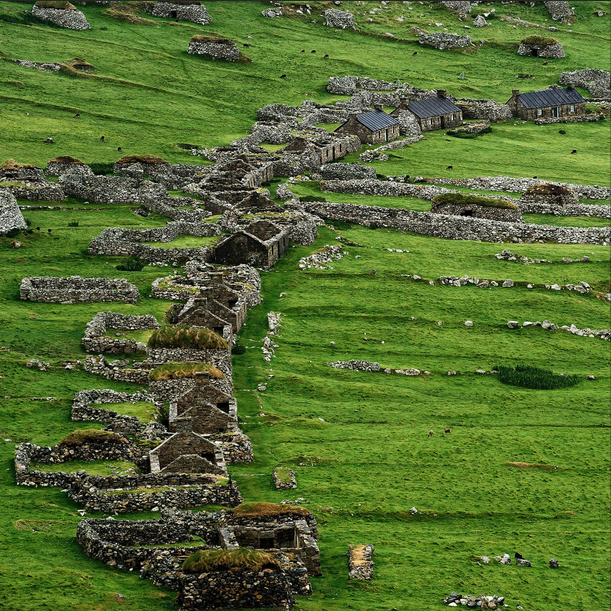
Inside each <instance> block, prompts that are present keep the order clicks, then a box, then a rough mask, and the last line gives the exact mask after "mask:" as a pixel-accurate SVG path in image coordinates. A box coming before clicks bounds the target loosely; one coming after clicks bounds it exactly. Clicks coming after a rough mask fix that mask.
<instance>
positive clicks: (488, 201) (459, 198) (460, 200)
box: [431, 193, 518, 210]
mask: <svg viewBox="0 0 611 611" xmlns="http://www.w3.org/2000/svg"><path fill="white" fill-rule="evenodd" d="M431 201H432V202H433V203H434V204H456V205H457V206H463V205H467V204H468V205H474V206H486V207H487V208H509V209H511V210H518V206H516V204H514V203H512V202H508V201H505V200H503V199H494V198H492V197H482V196H481V195H471V194H470V193H467V194H465V193H442V194H441V195H437V197H434V198H433V199H432V200H431Z"/></svg>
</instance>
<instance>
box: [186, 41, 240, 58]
mask: <svg viewBox="0 0 611 611" xmlns="http://www.w3.org/2000/svg"><path fill="white" fill-rule="evenodd" d="M187 53H190V54H191V55H207V56H208V57H211V58H212V59H223V60H225V61H228V62H237V61H239V60H240V50H239V49H238V45H236V44H235V42H233V41H232V40H228V39H227V38H215V37H214V36H199V35H198V36H193V38H191V41H190V42H189V49H188V50H187Z"/></svg>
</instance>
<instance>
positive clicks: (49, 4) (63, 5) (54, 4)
mask: <svg viewBox="0 0 611 611" xmlns="http://www.w3.org/2000/svg"><path fill="white" fill-rule="evenodd" d="M34 6H37V7H38V8H58V9H62V10H64V11H76V10H77V9H76V6H74V4H71V3H70V2H59V1H46V0H42V1H40V2H34Z"/></svg>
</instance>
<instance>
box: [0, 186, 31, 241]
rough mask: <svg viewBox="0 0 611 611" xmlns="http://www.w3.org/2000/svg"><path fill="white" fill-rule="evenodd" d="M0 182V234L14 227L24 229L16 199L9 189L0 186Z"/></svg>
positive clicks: (23, 221)
mask: <svg viewBox="0 0 611 611" xmlns="http://www.w3.org/2000/svg"><path fill="white" fill-rule="evenodd" d="M1 185H2V183H0V235H4V234H6V233H9V232H10V231H13V230H15V229H25V228H26V227H27V225H26V222H25V220H24V218H23V214H21V210H20V209H19V206H18V205H17V200H16V199H15V197H14V196H13V194H12V193H11V192H10V191H7V190H6V189H2V188H1Z"/></svg>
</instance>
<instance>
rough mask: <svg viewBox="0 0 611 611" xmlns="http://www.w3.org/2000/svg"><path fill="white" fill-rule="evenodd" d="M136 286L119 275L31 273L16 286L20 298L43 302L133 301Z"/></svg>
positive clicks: (134, 301) (135, 299)
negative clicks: (61, 275) (64, 276)
mask: <svg viewBox="0 0 611 611" xmlns="http://www.w3.org/2000/svg"><path fill="white" fill-rule="evenodd" d="M139 297H140V293H139V292H138V289H137V288H136V287H135V286H134V285H133V284H131V283H130V282H127V280H124V279H123V278H115V279H114V280H110V279H109V278H81V277H80V276H70V277H69V278H57V277H52V276H38V277H36V276H32V277H29V278H24V279H23V280H22V281H21V284H20V286H19V298H20V299H22V300H23V301H44V302H47V303H88V302H98V301H123V302H125V303H136V302H137V301H138V298H139Z"/></svg>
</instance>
